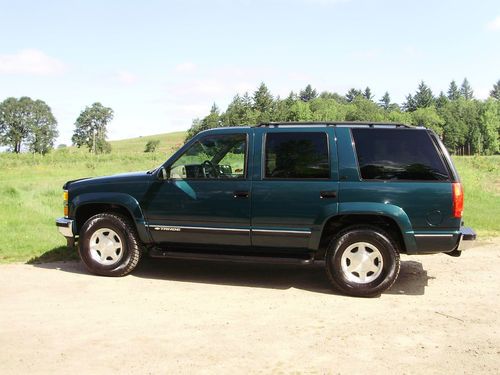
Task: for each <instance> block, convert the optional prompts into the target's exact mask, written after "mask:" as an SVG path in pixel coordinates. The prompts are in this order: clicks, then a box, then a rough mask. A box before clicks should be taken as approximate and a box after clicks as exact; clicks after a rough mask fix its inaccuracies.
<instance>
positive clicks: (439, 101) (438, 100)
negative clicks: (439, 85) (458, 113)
mask: <svg viewBox="0 0 500 375" xmlns="http://www.w3.org/2000/svg"><path fill="white" fill-rule="evenodd" d="M448 100H449V99H448V97H447V96H446V95H445V94H444V92H442V91H441V92H440V93H439V96H438V97H437V98H436V108H441V107H443V106H445V105H446V103H448Z"/></svg>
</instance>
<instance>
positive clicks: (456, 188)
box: [451, 182, 464, 219]
mask: <svg viewBox="0 0 500 375" xmlns="http://www.w3.org/2000/svg"><path fill="white" fill-rule="evenodd" d="M451 190H452V197H453V217H456V218H458V219H459V218H461V217H462V214H463V212H464V189H463V187H462V184H461V183H460V182H454V183H453V184H452V188H451Z"/></svg>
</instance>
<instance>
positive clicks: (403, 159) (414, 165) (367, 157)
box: [351, 129, 449, 181]
mask: <svg viewBox="0 0 500 375" xmlns="http://www.w3.org/2000/svg"><path fill="white" fill-rule="evenodd" d="M351 131H352V136H353V138H354V143H355V145H356V154H357V156H358V163H359V169H360V172H361V178H363V179H365V180H424V181H428V180H448V179H449V175H448V171H447V169H446V167H445V166H444V164H443V160H442V159H441V157H440V156H439V154H438V152H437V150H436V147H435V146H434V143H433V142H432V140H431V138H430V136H429V134H428V133H427V132H426V131H424V130H408V129H406V130H405V129H352V130H351Z"/></svg>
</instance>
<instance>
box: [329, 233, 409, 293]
mask: <svg viewBox="0 0 500 375" xmlns="http://www.w3.org/2000/svg"><path fill="white" fill-rule="evenodd" d="M399 268H400V260H399V252H398V249H397V245H396V243H395V242H394V241H393V239H392V238H391V237H390V235H388V234H387V233H386V232H385V231H383V230H382V229H380V228H377V227H353V228H348V229H347V230H345V231H343V232H342V233H340V234H339V235H338V236H337V237H335V238H334V239H333V240H332V241H331V242H330V245H329V247H328V250H327V253H326V272H327V275H328V278H329V279H330V282H331V283H332V285H333V286H334V287H335V288H336V289H338V290H340V291H342V292H343V293H345V294H348V295H351V296H356V297H373V296H376V295H379V294H380V293H381V292H383V291H384V290H386V289H388V288H390V287H391V285H392V284H393V283H394V281H396V278H397V276H398V274H399Z"/></svg>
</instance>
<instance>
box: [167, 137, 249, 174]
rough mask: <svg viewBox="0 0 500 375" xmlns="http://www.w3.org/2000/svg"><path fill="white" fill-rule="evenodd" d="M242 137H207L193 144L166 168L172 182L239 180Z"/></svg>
mask: <svg viewBox="0 0 500 375" xmlns="http://www.w3.org/2000/svg"><path fill="white" fill-rule="evenodd" d="M246 152H247V136H246V134H221V135H207V136H206V137H203V138H201V139H199V140H197V141H196V142H195V143H193V144H192V145H191V146H190V147H189V148H188V149H187V150H186V151H185V152H184V154H182V155H181V157H180V158H179V159H177V161H176V162H175V163H174V164H173V165H172V166H171V168H170V177H171V178H174V179H243V178H245V176H246V162H245V161H246Z"/></svg>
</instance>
